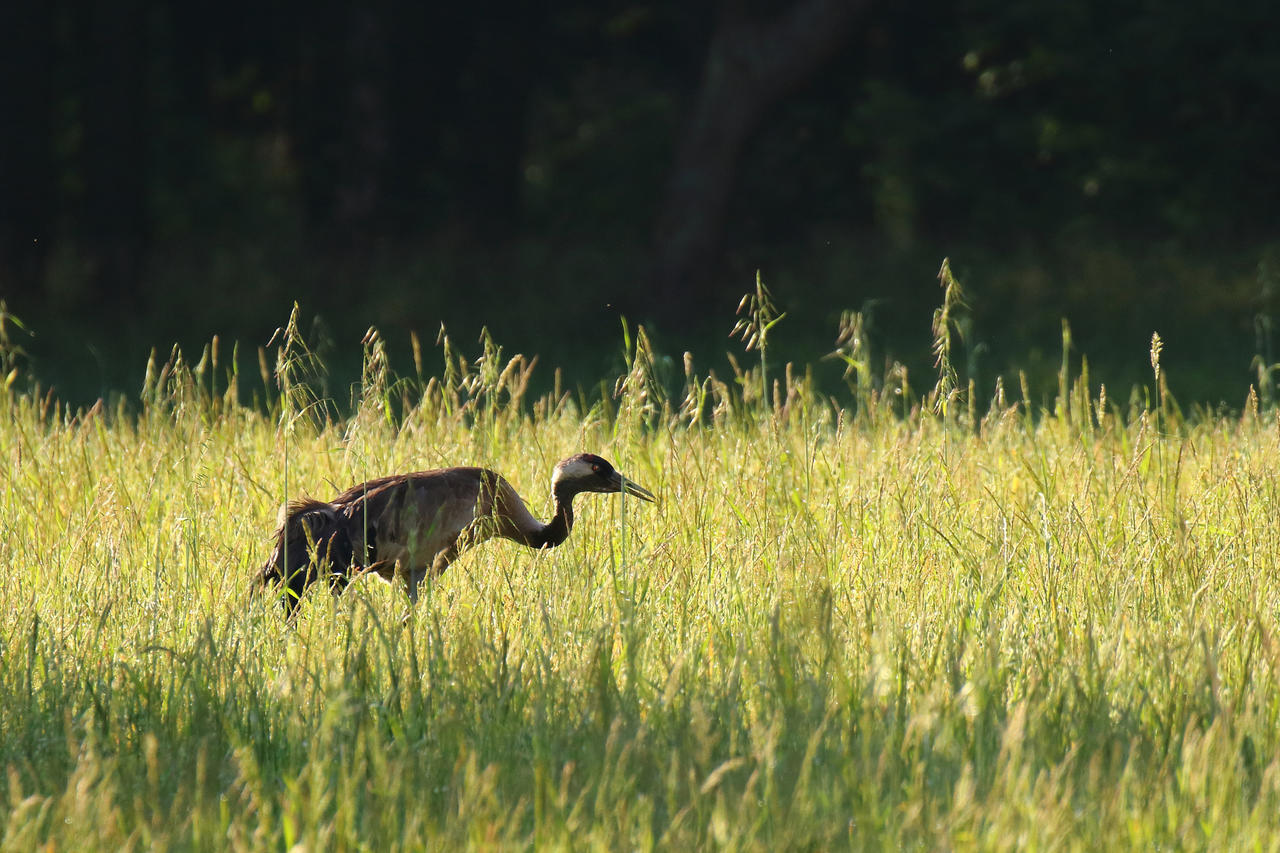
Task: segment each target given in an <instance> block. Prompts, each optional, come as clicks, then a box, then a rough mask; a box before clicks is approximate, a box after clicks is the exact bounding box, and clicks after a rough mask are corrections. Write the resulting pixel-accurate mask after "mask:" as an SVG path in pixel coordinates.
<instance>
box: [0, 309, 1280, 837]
mask: <svg viewBox="0 0 1280 853" xmlns="http://www.w3.org/2000/svg"><path fill="white" fill-rule="evenodd" d="M952 304H953V305H954V304H955V303H952ZM776 316H777V315H772V316H770V317H769V318H768V320H766V321H765V322H766V324H767V322H771V321H773V320H774V319H775V318H776ZM762 318H763V315H761V319H762ZM847 319H848V320H849V328H850V329H851V330H852V329H854V328H856V327H857V324H856V322H855V321H854V318H847ZM946 319H947V318H946V317H945V316H944V317H943V320H944V322H943V323H942V325H941V328H942V329H943V330H946V329H947V323H946V322H945V321H946ZM936 328H938V326H936V325H935V329H936ZM758 341H759V343H760V345H761V347H760V349H761V356H762V359H761V364H760V365H759V367H758V368H755V369H754V370H752V369H743V368H738V369H739V371H740V373H741V376H740V377H739V380H740V381H739V382H737V383H733V384H730V383H726V382H724V381H721V380H720V379H718V378H716V377H715V376H714V374H711V373H707V374H699V373H698V372H697V371H696V369H695V364H694V360H693V358H692V356H686V359H685V377H684V380H685V392H684V397H683V401H681V400H680V398H679V395H678V394H671V395H668V394H666V393H664V392H663V391H662V383H661V381H660V378H659V377H657V376H656V372H655V371H656V367H655V365H656V364H657V360H656V359H655V358H654V355H653V353H652V351H651V348H650V344H649V341H648V338H647V337H646V336H645V335H644V334H643V331H642V330H638V331H637V332H636V333H635V334H634V336H633V335H632V333H630V332H627V351H628V355H627V359H626V372H625V374H624V375H623V376H622V377H621V378H620V379H619V381H618V382H617V383H616V385H615V391H616V393H617V395H618V396H617V397H616V398H611V397H602V398H600V399H597V400H590V399H589V398H587V397H584V396H582V395H574V394H572V393H568V392H561V391H557V392H556V393H553V394H551V395H548V396H547V397H544V398H542V399H538V400H531V399H528V396H527V387H528V375H529V371H530V370H532V363H531V362H530V361H529V360H527V359H525V358H524V357H523V356H519V355H517V356H513V357H511V358H506V357H504V356H503V354H502V351H501V349H500V348H499V347H498V346H497V345H496V344H495V343H494V342H493V341H492V340H491V339H489V338H488V337H487V336H486V339H485V340H484V341H483V342H482V344H481V349H480V355H479V357H478V358H475V359H468V358H467V357H464V355H463V354H462V349H461V348H459V347H458V346H457V345H456V344H455V343H454V342H452V341H450V340H449V339H448V337H447V336H445V335H444V334H443V332H442V336H441V338H440V341H439V350H440V356H439V360H440V362H441V365H440V367H439V368H438V369H436V370H433V369H432V368H431V367H430V366H429V365H428V364H426V362H428V361H429V360H430V359H431V355H430V353H429V352H428V353H426V354H423V353H422V352H421V350H420V348H419V347H417V346H415V355H414V375H413V376H400V375H398V374H396V373H395V372H394V370H393V368H392V365H391V356H390V355H389V354H388V353H387V350H386V347H385V346H384V345H383V344H382V341H381V339H380V338H379V337H378V336H377V335H376V333H371V335H370V336H369V337H367V338H366V369H365V373H364V380H363V382H362V385H361V387H360V388H358V389H355V393H354V408H353V411H352V412H351V414H349V415H347V416H339V415H338V414H337V411H336V409H334V408H333V407H331V406H329V405H327V404H324V403H323V402H317V401H322V400H323V397H320V396H317V395H316V394H314V393H312V392H313V391H314V390H315V389H316V388H319V387H321V380H320V378H319V376H318V373H317V371H318V370H319V369H320V368H321V367H322V365H319V364H318V363H317V362H314V361H311V360H308V359H307V358H306V357H305V353H307V352H308V351H307V350H306V348H305V342H304V341H302V339H301V335H300V333H299V331H298V324H297V321H296V318H294V319H293V321H291V323H290V324H289V326H288V327H287V328H286V329H285V330H283V331H282V334H281V337H280V338H279V339H277V341H276V342H275V343H274V344H273V347H274V348H275V351H274V352H270V351H264V352H263V353H261V356H260V363H261V365H262V370H261V371H260V372H261V373H262V379H261V382H262V384H261V387H259V388H257V389H256V392H255V393H253V394H251V393H250V391H249V389H247V388H241V387H240V386H241V385H243V384H244V383H246V382H248V381H249V380H247V379H246V377H245V375H243V374H240V373H239V371H238V368H237V366H236V364H235V359H234V358H232V359H231V361H230V363H229V364H228V363H222V364H220V363H219V355H218V354H217V345H216V343H215V344H214V345H213V346H212V347H211V348H210V350H209V351H206V353H205V354H204V357H202V359H201V360H200V361H199V362H198V363H197V365H196V367H195V368H192V367H191V366H189V365H188V363H187V362H186V361H185V360H184V359H183V358H182V354H181V353H179V352H176V351H175V352H174V353H173V354H172V356H171V357H170V358H169V359H168V360H167V361H166V363H164V364H158V363H157V364H154V365H153V370H152V371H151V373H150V378H149V379H148V382H147V386H146V388H145V389H144V390H143V393H142V404H141V406H140V407H139V408H138V409H137V410H136V411H133V410H130V409H129V408H128V407H127V406H126V405H125V404H123V403H119V404H116V405H113V406H102V407H95V408H94V409H92V410H86V411H76V412H72V411H68V410H66V409H65V408H63V407H62V406H61V405H60V404H59V403H58V402H57V401H56V400H52V399H51V398H49V397H47V396H45V395H43V394H41V393H40V391H39V388H38V387H36V386H34V385H32V386H31V387H30V388H29V389H28V390H22V388H21V387H20V385H21V383H19V384H15V383H13V382H12V381H10V382H9V383H7V384H6V386H5V388H4V390H3V391H0V394H3V395H4V396H3V398H0V405H2V406H3V417H2V418H0V448H2V450H0V452H2V453H3V455H4V457H5V459H4V462H5V464H4V466H3V468H0V470H2V471H3V472H4V475H3V479H2V480H0V518H2V519H3V524H2V525H0V531H2V532H0V537H2V538H0V545H2V546H3V553H4V555H5V559H4V566H5V568H4V571H3V573H2V574H0V605H2V606H0V731H2V732H3V736H0V772H3V773H4V779H3V780H0V848H2V849H4V850H31V849H36V848H38V847H42V846H45V847H48V848H51V849H93V848H110V849H118V848H131V849H169V848H178V849H188V848H197V849H218V850H221V849H263V848H268V849H286V848H291V847H293V846H294V845H295V844H302V845H304V846H305V847H306V848H309V849H351V848H364V849H418V848H433V849H453V848H456V847H486V848H491V847H528V846H538V847H553V848H557V847H563V848H581V847H601V848H606V849H619V848H650V847H655V846H660V847H667V848H675V849H685V848H689V847H732V848H751V849H789V848H797V847H806V848H819V849H821V848H843V847H853V848H867V849H884V848H887V847H917V848H937V847H944V848H981V849H1005V848H1065V849H1100V848H1104V849H1117V848H1130V849H1132V848H1141V849H1151V848H1153V847H1156V846H1160V847H1164V848H1226V849H1240V848H1243V847H1254V846H1256V847H1262V848H1268V847H1271V846H1273V845H1274V839H1275V838H1277V837H1280V763H1277V759H1276V755H1277V750H1278V748H1280V684H1278V683H1277V676H1278V674H1280V643H1278V642H1277V638H1278V637H1280V634H1278V633H1277V629H1278V625H1277V619H1278V606H1280V578H1278V576H1277V572H1276V571H1275V567H1276V565H1277V564H1280V537H1278V536H1277V528H1276V525H1275V523H1274V519H1275V518H1276V517H1277V515H1278V512H1280V490H1278V489H1277V484H1276V477H1275V473H1274V471H1275V464H1274V460H1275V458H1276V453H1277V450H1278V445H1280V419H1278V418H1277V415H1276V413H1275V412H1274V411H1273V410H1270V409H1267V408H1265V407H1259V406H1258V405H1257V397H1256V396H1255V397H1253V398H1252V399H1253V403H1252V404H1251V405H1250V406H1248V407H1246V409H1245V412H1244V414H1243V415H1242V416H1240V417H1215V416H1209V415H1207V414H1206V415H1201V416H1199V417H1196V418H1191V419H1184V418H1183V417H1182V414H1181V412H1179V411H1178V410H1177V409H1176V407H1175V406H1174V405H1172V401H1171V400H1170V398H1168V396H1167V389H1166V388H1165V386H1164V384H1163V381H1162V380H1163V377H1162V376H1160V375H1155V385H1154V386H1153V387H1154V390H1155V396H1154V398H1153V396H1152V394H1151V393H1145V394H1142V393H1140V394H1137V395H1134V396H1132V397H1131V398H1130V399H1131V404H1130V407H1129V408H1128V409H1127V410H1122V409H1120V408H1119V407H1117V406H1116V405H1115V403H1114V402H1111V401H1108V400H1106V399H1104V398H1103V392H1102V390H1101V389H1092V388H1090V387H1089V386H1088V382H1087V379H1086V378H1085V377H1084V376H1083V375H1075V376H1073V375H1068V371H1069V365H1068V363H1067V362H1066V361H1065V360H1064V376H1063V378H1062V389H1061V391H1060V394H1059V396H1060V398H1061V399H1059V400H1056V401H1050V404H1049V405H1048V406H1047V407H1046V408H1044V409H1043V410H1040V409H1036V410H1031V409H1030V408H1029V407H1028V405H1027V404H1026V403H1025V402H1010V401H1009V400H1007V399H1006V398H1005V392H1004V390H1003V387H1002V386H1001V387H1000V388H999V390H998V392H997V397H996V399H995V400H994V401H992V402H991V404H990V406H989V407H986V406H977V405H976V404H975V403H973V402H972V401H970V403H969V405H968V406H957V405H954V402H955V401H956V400H958V399H959V398H958V397H957V396H956V389H957V388H960V387H962V386H961V385H960V384H959V383H958V382H957V381H955V379H954V378H951V377H954V375H955V374H954V368H953V366H952V365H953V363H954V359H953V358H952V354H951V352H950V350H948V349H944V350H942V353H941V355H942V356H945V357H946V365H945V368H946V369H945V370H942V374H941V375H940V381H939V387H938V388H936V389H935V390H934V391H933V394H932V395H930V396H929V397H925V398H922V399H913V398H912V396H911V392H910V386H909V385H908V383H907V382H906V377H905V372H903V373H901V374H898V373H896V372H895V370H896V369H894V368H890V369H888V370H886V371H885V373H884V375H879V376H872V375H871V374H870V372H869V368H868V367H867V363H868V359H867V358H866V349H865V346H864V344H863V343H861V342H860V341H859V340H857V339H856V338H855V337H853V336H850V337H847V338H846V339H844V340H843V341H842V342H838V343H839V347H838V352H843V353H844V355H845V356H847V362H846V363H848V364H850V366H851V367H852V368H853V369H854V370H855V373H854V378H855V384H854V385H853V387H854V388H855V389H856V393H857V397H856V400H855V401H853V403H856V405H854V404H853V403H849V404H844V405H842V404H840V403H839V402H838V401H836V400H833V399H831V398H829V397H826V396H824V395H823V394H821V393H820V392H819V391H818V390H817V389H816V388H814V387H813V385H812V381H811V380H810V379H808V378H807V377H806V376H804V375H801V372H800V371H796V370H794V369H792V370H788V371H787V373H786V375H785V378H783V379H781V380H780V381H778V382H777V383H776V387H777V388H778V391H777V392H776V393H774V394H772V395H771V394H769V393H768V389H769V385H767V384H765V380H766V373H765V364H764V362H763V355H764V347H763V344H764V334H763V333H762V332H761V333H760V334H759V335H758ZM947 345H948V346H949V343H948V344H947ZM1173 345H1174V344H1172V343H1171V344H1170V346H1173ZM224 356H225V354H224ZM273 356H274V363H275V365H276V367H275V368H274V369H271V368H269V367H268V365H270V364H271V363H272V357H273ZM8 357H9V356H8V355H6V358H8ZM1152 361H1153V369H1155V365H1156V364H1158V362H1159V358H1158V353H1157V352H1156V348H1155V347H1154V346H1153V355H1152ZM5 363H6V364H8V363H9V362H5ZM303 367H305V368H306V370H305V371H303V370H301V368H303ZM294 368H298V370H295V369H294ZM941 368H942V365H941V364H940V369H941ZM219 370H221V371H222V375H217V374H218V371H219ZM948 371H950V372H948ZM944 385H945V387H943V386H944ZM744 396H745V397H747V398H748V399H746V400H744ZM1241 396H1242V397H1243V394H1242V395H1241ZM770 397H772V398H773V399H772V400H770ZM251 398H256V403H247V404H245V403H241V402H240V401H241V400H244V399H251ZM983 408H985V409H986V411H985V412H983V411H981V410H982V409H983ZM580 450H592V451H595V452H599V453H601V454H603V455H605V456H607V457H609V458H610V459H611V460H612V461H614V462H615V463H616V464H617V465H618V467H619V468H620V469H621V470H623V471H624V472H626V473H627V474H628V475H629V476H631V477H633V478H634V479H636V480H637V481H638V482H640V483H643V484H644V485H646V486H648V487H649V488H650V489H652V490H653V491H655V492H656V493H658V494H659V495H660V496H661V503H660V504H658V505H654V506H645V507H642V508H635V507H633V506H631V505H630V504H627V505H626V506H625V510H624V506H623V504H622V503H621V501H619V500H618V499H617V498H612V499H603V498H595V499H593V498H592V497H589V496H588V497H584V498H581V499H580V500H579V502H578V506H577V507H576V509H577V515H578V523H577V526H576V528H575V531H574V534H573V536H572V537H571V538H570V539H569V540H568V542H567V543H566V544H565V545H563V546H561V547H560V548H558V549H554V550H551V551H546V552H534V551H530V550H527V549H523V548H521V547H519V546H517V545H514V544H511V543H507V542H491V543H488V544H486V545H484V546H482V547H481V548H479V549H477V550H475V551H473V552H471V553H470V554H468V555H466V556H464V557H463V558H462V559H461V560H459V561H458V562H457V563H456V564H455V565H454V566H453V567H452V568H451V569H450V570H449V572H448V573H446V574H445V575H444V576H442V577H441V578H439V579H438V580H436V581H435V582H434V583H432V584H431V585H430V586H429V587H428V588H427V589H426V590H425V594H424V595H423V598H422V600H421V601H420V602H419V606H418V608H417V610H416V612H415V614H414V616H413V618H412V619H410V620H409V621H408V623H407V624H404V625H402V624H401V623H400V618H399V617H400V615H401V613H402V612H403V608H404V599H403V593H402V592H401V591H399V590H395V589H392V588H389V587H386V586H383V585H381V584H372V583H359V584H355V585H353V586H352V587H351V588H350V589H349V590H348V591H347V593H346V594H345V595H344V596H342V597H341V598H337V599H334V598H331V597H330V596H328V594H327V593H323V592H320V591H319V590H316V591H313V592H312V593H311V594H310V595H309V596H308V598H307V600H306V601H304V603H303V606H302V608H301V611H300V614H299V618H298V620H297V623H296V625H295V626H292V627H290V626H287V625H285V624H283V623H282V621H281V619H280V614H279V612H278V609H277V608H276V606H275V605H274V603H273V602H272V601H270V600H264V599H260V598H255V597H253V596H251V594H250V588H249V581H250V577H251V575H252V573H253V570H254V569H255V567H256V566H257V565H259V564H260V563H261V562H262V561H263V560H264V559H265V556H266V553H267V550H268V537H269V535H270V533H271V531H272V530H273V529H274V526H275V523H276V514H277V511H278V508H279V505H280V503H281V501H282V500H283V499H284V498H285V497H286V496H294V495H297V494H300V493H304V492H305V493H311V494H314V495H316V496H320V497H327V496H329V495H331V494H332V493H334V492H335V491H337V490H338V489H340V488H342V487H345V486H347V485H349V484H351V483H353V482H356V481H358V480H361V479H364V478H367V477H370V476H375V475H378V474H384V473H389V472H395V471H403V470H412V469H417V468H427V467H434V466H439V465H450V464H470V463H481V464H486V465H490V466H492V467H495V468H497V469H499V470H501V471H502V472H503V473H504V474H505V475H506V476H507V477H508V478H509V479H510V480H511V481H512V482H513V484H515V485H516V486H517V488H518V489H519V490H520V491H521V492H522V494H524V495H525V497H526V499H528V500H529V502H530V504H531V507H532V509H533V510H534V512H535V513H539V514H541V515H543V517H546V516H547V515H548V513H549V510H550V500H549V498H548V497H546V493H547V491H548V489H547V485H548V484H547V477H548V475H549V472H550V470H551V466H552V465H553V464H554V462H555V461H556V460H557V459H559V458H561V457H563V456H566V455H568V454H570V453H573V452H577V451H580ZM624 513H625V514H624Z"/></svg>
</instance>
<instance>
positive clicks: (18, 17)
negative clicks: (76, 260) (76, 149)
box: [0, 2, 57, 299]
mask: <svg viewBox="0 0 1280 853" xmlns="http://www.w3.org/2000/svg"><path fill="white" fill-rule="evenodd" d="M52 6H53V4H52V2H34V3H20V2H10V3H0V81H3V82H0V124H3V125H4V127H5V128H7V129H6V130H5V131H2V132H0V297H8V296H15V295H17V294H19V293H23V294H26V295H27V296H28V297H29V298H32V299H34V298H35V297H36V292H37V291H38V290H39V289H40V286H41V284H42V279H43V272H44V259H45V253H46V251H47V250H48V248H49V245H50V243H51V241H52V236H53V235H52V233H51V231H52V228H53V222H54V215H55V199H56V197H57V177H56V170H55V167H54V161H53V156H52V151H53V109H52V105H53V85H52V79H53V68H52V66H53V57H54V43H53V32H54V30H53V9H52Z"/></svg>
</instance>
